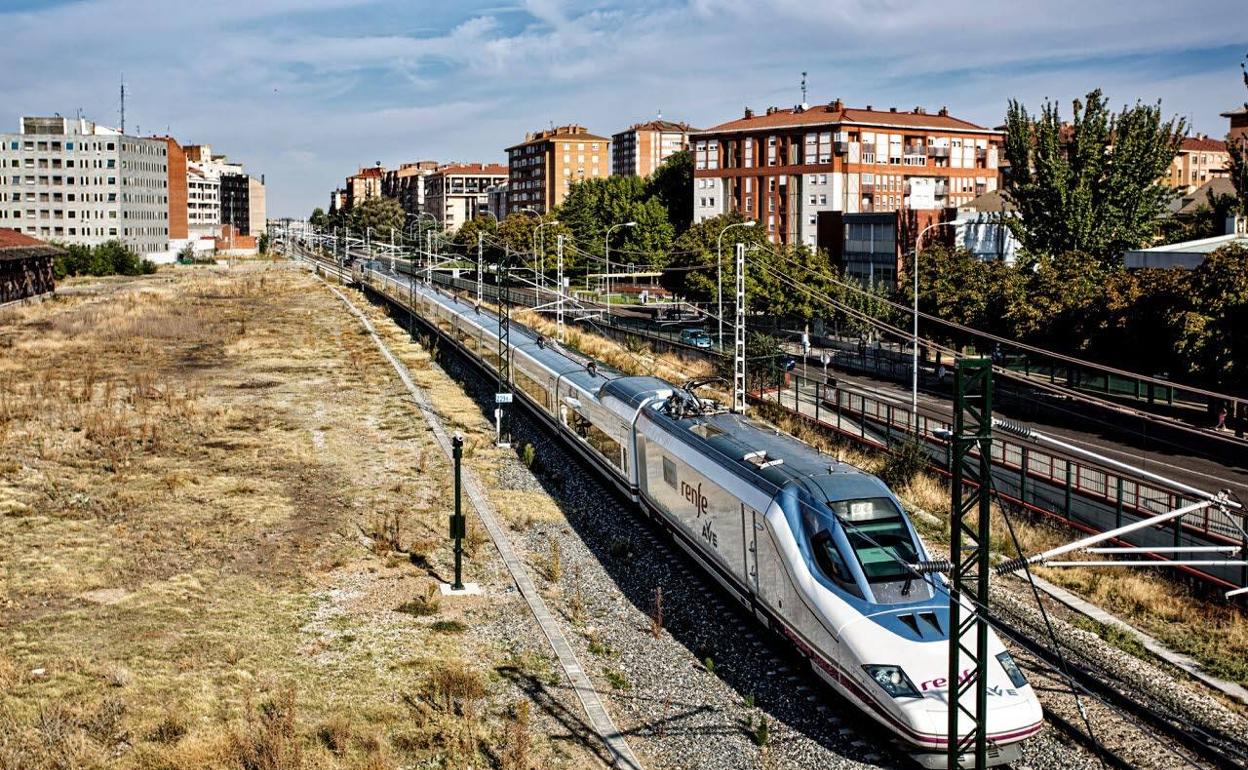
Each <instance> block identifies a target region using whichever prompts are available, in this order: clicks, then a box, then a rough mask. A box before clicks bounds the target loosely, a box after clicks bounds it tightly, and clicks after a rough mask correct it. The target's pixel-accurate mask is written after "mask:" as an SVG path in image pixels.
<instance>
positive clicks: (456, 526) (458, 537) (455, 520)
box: [451, 434, 467, 591]
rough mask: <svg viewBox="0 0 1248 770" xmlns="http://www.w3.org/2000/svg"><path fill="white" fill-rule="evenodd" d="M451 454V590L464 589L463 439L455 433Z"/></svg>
mask: <svg viewBox="0 0 1248 770" xmlns="http://www.w3.org/2000/svg"><path fill="white" fill-rule="evenodd" d="M451 456H452V457H454V458H455V513H453V514H451V537H453V538H455V582H454V583H452V584H451V590H452V591H462V590H464V581H463V555H464V535H465V534H466V530H467V527H466V526H464V524H465V522H464V514H463V508H462V507H461V505H460V480H459V478H460V465H461V464H462V463H463V457H464V439H463V437H462V436H460V435H458V434H456V435H455V437H454V438H452V439H451Z"/></svg>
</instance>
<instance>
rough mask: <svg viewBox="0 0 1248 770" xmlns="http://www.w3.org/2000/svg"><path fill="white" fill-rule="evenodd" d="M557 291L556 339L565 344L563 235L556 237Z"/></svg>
mask: <svg viewBox="0 0 1248 770" xmlns="http://www.w3.org/2000/svg"><path fill="white" fill-rule="evenodd" d="M555 259H556V260H557V262H556V268H555V282H556V286H555V291H556V293H557V298H556V300H555V339H557V340H558V341H559V344H560V345H562V344H563V295H564V292H565V291H566V289H567V287H565V286H564V283H563V234H562V233H561V234H559V235H556V236H555Z"/></svg>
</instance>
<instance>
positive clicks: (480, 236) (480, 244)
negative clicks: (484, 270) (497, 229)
mask: <svg viewBox="0 0 1248 770" xmlns="http://www.w3.org/2000/svg"><path fill="white" fill-rule="evenodd" d="M484 261H485V233H483V232H481V231H480V230H478V231H477V307H481V266H482V263H483V262H484Z"/></svg>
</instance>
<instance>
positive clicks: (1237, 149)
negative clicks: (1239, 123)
mask: <svg viewBox="0 0 1248 770" xmlns="http://www.w3.org/2000/svg"><path fill="white" fill-rule="evenodd" d="M1246 59H1248V57H1246ZM1239 68H1240V70H1241V71H1242V73H1243V78H1244V87H1245V88H1248V64H1245V63H1244V62H1241V63H1240V65H1239ZM1244 110H1246V111H1248V102H1244ZM1226 140H1227V141H1226V151H1227V152H1228V153H1230V156H1231V160H1230V163H1229V164H1228V165H1227V170H1228V171H1229V172H1230V177H1231V183H1232V184H1233V185H1235V197H1236V198H1238V199H1239V213H1241V214H1243V215H1245V216H1248V138H1242V137H1241V138H1240V139H1239V140H1238V141H1236V140H1233V139H1232V138H1231V137H1230V136H1229V135H1228V136H1227V137H1226Z"/></svg>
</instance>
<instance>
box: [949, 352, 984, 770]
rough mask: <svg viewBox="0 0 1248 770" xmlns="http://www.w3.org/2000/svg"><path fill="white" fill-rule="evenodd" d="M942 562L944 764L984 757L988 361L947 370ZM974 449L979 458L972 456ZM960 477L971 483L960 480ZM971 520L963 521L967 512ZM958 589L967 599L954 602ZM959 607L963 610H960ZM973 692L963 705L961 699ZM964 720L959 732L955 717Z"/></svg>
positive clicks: (959, 597)
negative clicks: (945, 551) (945, 563)
mask: <svg viewBox="0 0 1248 770" xmlns="http://www.w3.org/2000/svg"><path fill="white" fill-rule="evenodd" d="M953 391H954V403H953V457H952V460H953V467H952V468H951V470H952V471H953V485H952V486H953V491H952V500H951V502H950V506H949V510H950V511H951V512H952V516H951V518H950V537H949V561H950V562H951V564H952V570H951V572H950V578H951V580H950V587H949V685H948V686H949V696H948V703H949V706H948V708H949V744H948V762H949V767H961V765H960V764H959V761H960V757H961V756H962V755H964V754H966V753H968V752H970V751H974V759H975V762H974V764H973V765H971V766H972V767H985V766H987V756H988V614H987V613H988V574H989V569H990V568H989V555H990V545H989V517H990V515H991V489H992V477H991V475H990V474H991V472H992V361H991V360H989V359H986V358H975V359H962V360H961V361H958V362H957V369H956V370H955V373H954V384H953ZM972 450H977V451H978V452H979V457H977V458H976V457H972V456H971V451H972ZM967 481H971V482H973V483H972V484H967V483H966V482H967ZM972 516H973V517H974V520H973V521H969V520H968V519H969V518H970V517H972ZM963 593H969V594H971V606H970V608H969V609H968V608H966V607H964V606H963V605H962V595H963ZM964 611H965V616H964ZM971 697H973V698H974V706H973V707H968V705H967V699H968V698H971ZM963 717H965V718H966V720H967V722H968V723H969V727H970V729H969V730H966V731H965V732H964V731H963V730H962V728H961V726H960V722H961V720H962V718H963Z"/></svg>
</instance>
